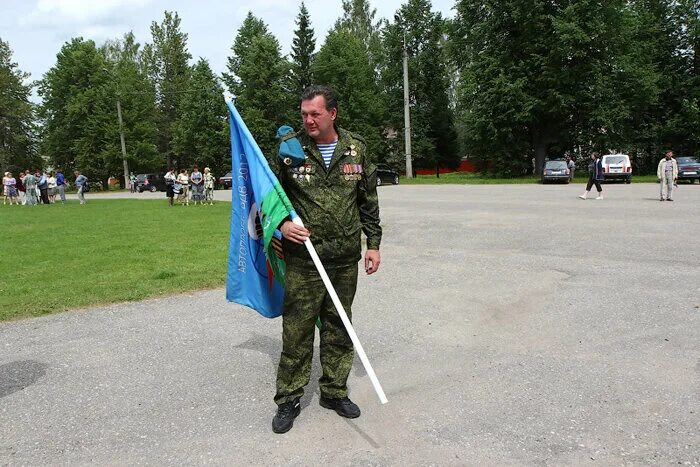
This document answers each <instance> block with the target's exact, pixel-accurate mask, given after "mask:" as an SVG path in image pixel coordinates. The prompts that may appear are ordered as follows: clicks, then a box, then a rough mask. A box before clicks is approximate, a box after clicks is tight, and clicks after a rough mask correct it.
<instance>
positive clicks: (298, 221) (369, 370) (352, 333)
mask: <svg viewBox="0 0 700 467" xmlns="http://www.w3.org/2000/svg"><path fill="white" fill-rule="evenodd" d="M292 221H293V222H294V223H295V224H297V225H300V226H302V227H303V226H304V223H303V222H302V220H301V219H300V218H299V217H298V216H297V217H296V218H294V219H292ZM304 245H306V249H307V250H309V254H310V255H311V259H312V260H313V261H314V264H315V265H316V269H318V273H319V274H320V275H321V279H323V283H324V284H325V285H326V289H327V290H328V294H329V295H330V296H331V300H333V304H334V305H335V308H336V310H338V314H339V315H340V319H341V320H342V321H343V324H344V325H345V329H346V330H347V331H348V335H350V340H352V343H353V345H354V346H355V350H356V351H357V355H358V356H359V357H360V360H361V361H362V365H364V367H365V371H366V372H367V376H369V379H370V381H372V386H374V390H375V391H376V393H377V396H379V401H380V402H381V403H382V404H386V403H387V402H388V400H387V398H386V395H385V394H384V390H383V389H382V385H381V384H379V380H378V379H377V375H376V374H375V373H374V369H373V368H372V364H370V363H369V359H368V358H367V354H365V349H363V348H362V344H360V339H358V337H357V334H356V333H355V329H354V328H353V327H352V324H351V323H350V319H349V318H348V315H347V313H345V308H343V305H342V303H340V299H339V298H338V294H337V293H336V292H335V288H334V287H333V284H331V280H330V279H329V278H328V274H326V269H325V268H324V267H323V264H321V259H320V258H319V257H318V254H317V253H316V249H315V248H314V246H313V244H312V243H311V240H309V239H308V238H307V239H306V241H305V242H304Z"/></svg>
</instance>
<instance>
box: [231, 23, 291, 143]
mask: <svg viewBox="0 0 700 467" xmlns="http://www.w3.org/2000/svg"><path fill="white" fill-rule="evenodd" d="M227 68H228V71H229V72H228V73H225V74H224V77H223V79H224V82H225V83H226V85H227V86H228V89H229V90H230V91H231V92H232V93H233V95H234V96H235V97H236V102H235V103H236V107H237V108H238V110H239V112H240V113H241V117H243V119H244V120H245V122H246V125H247V126H248V128H249V129H250V132H251V134H252V135H253V137H255V139H256V141H257V143H258V145H260V148H261V149H262V150H263V152H265V153H268V154H269V153H271V152H273V151H274V150H275V148H276V137H275V135H276V130H277V128H278V127H279V126H281V125H283V124H289V123H294V121H293V120H296V119H292V114H291V111H292V109H293V108H294V105H293V102H295V101H296V96H294V93H293V91H292V90H290V89H289V88H288V86H287V85H288V84H289V79H288V78H289V68H290V64H289V63H288V62H287V60H286V59H285V58H284V57H282V54H281V52H280V45H279V42H278V41H277V39H276V38H275V36H273V35H272V34H271V33H270V32H269V31H268V29H267V26H266V25H265V23H264V22H263V21H262V20H260V19H258V18H256V17H255V16H253V14H252V13H248V16H247V17H246V18H245V20H244V21H243V25H242V26H241V28H240V29H239V30H238V35H237V36H236V39H235V41H234V44H233V47H232V55H231V57H229V59H228V65H227ZM297 114H298V112H297V113H295V114H294V115H297Z"/></svg>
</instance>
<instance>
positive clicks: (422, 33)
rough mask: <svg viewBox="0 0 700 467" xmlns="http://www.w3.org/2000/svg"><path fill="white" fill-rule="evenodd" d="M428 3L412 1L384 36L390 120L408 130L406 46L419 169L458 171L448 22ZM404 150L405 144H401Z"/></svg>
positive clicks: (383, 80)
mask: <svg viewBox="0 0 700 467" xmlns="http://www.w3.org/2000/svg"><path fill="white" fill-rule="evenodd" d="M431 10H432V6H431V4H430V1H429V0H410V1H409V2H408V3H406V4H404V5H403V6H402V7H401V8H400V9H399V10H398V12H397V14H396V16H395V18H394V19H395V21H394V22H393V23H391V24H389V25H387V27H386V29H385V32H384V48H385V50H386V53H387V57H386V62H385V63H386V66H385V68H384V69H383V73H382V82H383V84H384V89H385V90H386V92H387V93H388V95H389V102H390V103H391V107H390V113H389V115H390V119H391V123H392V126H393V127H394V128H403V126H404V123H403V108H404V106H403V47H404V40H405V46H406V50H407V53H408V56H409V59H408V68H409V98H410V102H411V145H412V153H413V159H414V161H415V164H414V165H415V166H416V167H424V168H433V167H439V166H443V167H445V166H448V167H455V166H457V165H458V164H459V159H460V156H459V148H458V144H457V143H458V141H457V133H456V130H455V123H454V115H453V110H452V106H451V104H450V86H451V82H450V76H451V74H450V71H449V69H448V66H447V57H446V54H445V44H444V38H443V36H444V35H445V34H446V23H445V20H444V19H443V18H442V16H441V15H440V14H439V13H436V12H433V11H431ZM402 147H403V146H402Z"/></svg>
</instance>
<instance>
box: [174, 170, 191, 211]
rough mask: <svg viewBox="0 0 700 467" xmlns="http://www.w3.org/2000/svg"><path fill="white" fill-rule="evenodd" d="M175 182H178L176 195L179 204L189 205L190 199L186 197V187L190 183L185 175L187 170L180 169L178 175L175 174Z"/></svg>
mask: <svg viewBox="0 0 700 467" xmlns="http://www.w3.org/2000/svg"><path fill="white" fill-rule="evenodd" d="M177 182H178V183H179V184H180V195H179V196H178V197H177V199H178V201H180V204H182V205H184V206H189V205H190V201H189V199H188V198H187V195H188V193H187V191H188V190H187V188H188V187H189V185H190V178H189V177H188V176H187V170H185V169H182V170H180V175H178V176H177Z"/></svg>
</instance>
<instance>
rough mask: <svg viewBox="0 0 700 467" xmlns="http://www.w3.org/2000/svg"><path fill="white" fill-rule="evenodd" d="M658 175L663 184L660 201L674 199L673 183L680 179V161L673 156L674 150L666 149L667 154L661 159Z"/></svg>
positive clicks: (657, 169) (657, 170)
mask: <svg viewBox="0 0 700 467" xmlns="http://www.w3.org/2000/svg"><path fill="white" fill-rule="evenodd" d="M656 177H657V178H658V179H659V183H660V184H661V193H660V199H659V201H673V184H674V183H676V182H677V181H678V163H676V160H675V159H674V158H673V151H666V156H665V157H664V158H663V159H661V160H660V161H659V166H658V167H657V168H656Z"/></svg>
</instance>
